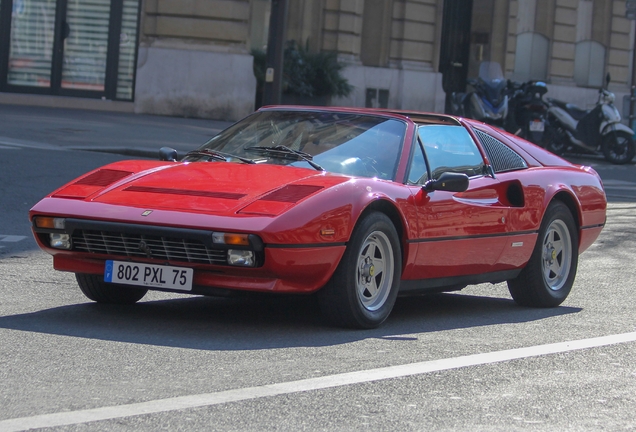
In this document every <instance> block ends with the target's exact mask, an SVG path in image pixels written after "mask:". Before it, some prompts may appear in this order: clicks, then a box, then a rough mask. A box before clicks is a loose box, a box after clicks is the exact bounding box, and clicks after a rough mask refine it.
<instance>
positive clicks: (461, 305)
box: [0, 294, 581, 351]
mask: <svg viewBox="0 0 636 432" xmlns="http://www.w3.org/2000/svg"><path fill="white" fill-rule="evenodd" d="M580 310H581V309H579V308H570V307H559V308H554V309H527V308H521V307H518V306H517V305H516V304H515V303H514V302H513V301H512V300H508V299H498V298H491V297H477V296H470V295H462V294H436V295H428V296H419V297H405V298H399V299H398V301H397V303H396V306H395V309H394V310H393V313H392V314H391V317H390V318H389V320H388V321H387V322H386V323H385V324H384V325H383V326H382V327H381V328H379V329H374V330H365V331H359V330H358V331H356V330H344V329H337V328H331V327H326V326H325V325H324V323H323V321H322V319H321V316H320V312H319V310H318V305H317V302H316V301H315V298H314V297H273V298H262V297H259V298H258V299H219V298H210V297H188V298H184V299H174V300H160V301H147V302H141V303H138V304H136V305H132V306H110V305H98V304H95V303H87V304H76V305H71V306H63V307H58V308H52V309H46V310H42V311H38V312H33V313H27V314H21V315H13V316H5V317H0V328H5V329H12V330H21V331H29V332H38V333H46V334H56V335H63V336H73V337H82V338H90V339H100V340H109V341H119V342H128V343H135V344H148V345H157V346H168V347H178V348H190V349H198V350H230V351H232V350H259V349H272V348H289V347H308V346H313V347H316V346H332V345H339V344H346V343H350V342H353V341H358V340H363V339H369V338H383V339H388V340H396V339H397V340H409V339H416V338H414V337H410V335H412V334H414V333H427V332H437V331H444V330H452V329H458V328H470V327H479V326H489V325H496V324H502V323H521V322H529V321H537V320H542V319H544V318H549V317H553V316H558V315H564V314H571V313H577V312H579V311H580ZM402 335H404V336H402Z"/></svg>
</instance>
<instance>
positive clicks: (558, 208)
mask: <svg viewBox="0 0 636 432" xmlns="http://www.w3.org/2000/svg"><path fill="white" fill-rule="evenodd" d="M578 244H579V236H578V231H577V228H576V224H575V222H574V217H573V216H572V213H571V212H570V209H569V208H568V207H567V206H566V205H565V204H564V203H562V202H561V201H554V202H552V203H551V204H550V205H549V206H548V209H547V211H546V213H545V216H544V217H543V221H542V223H541V228H540V230H539V237H538V239H537V243H536V246H535V248H534V251H533V253H532V256H531V257H530V260H529V261H528V264H526V267H525V268H524V269H523V270H522V271H521V273H520V274H519V276H517V277H516V278H515V279H513V280H509V281H508V289H509V291H510V294H511V295H512V298H513V299H514V300H515V301H516V302H517V303H519V304H520V305H523V306H531V307H555V306H558V305H560V304H561V303H563V301H564V300H565V299H566V297H567V296H568V294H569V293H570V290H571V289H572V285H573V284H574V277H575V276H576V268H577V265H578V256H579V255H578Z"/></svg>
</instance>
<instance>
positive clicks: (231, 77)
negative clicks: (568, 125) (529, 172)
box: [0, 0, 635, 120]
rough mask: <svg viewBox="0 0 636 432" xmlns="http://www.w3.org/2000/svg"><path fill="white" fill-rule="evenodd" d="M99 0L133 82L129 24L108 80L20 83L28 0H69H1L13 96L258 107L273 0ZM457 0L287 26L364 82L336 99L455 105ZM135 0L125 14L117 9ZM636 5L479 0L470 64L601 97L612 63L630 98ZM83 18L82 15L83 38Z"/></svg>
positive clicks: (4, 92) (203, 111) (340, 1)
mask: <svg viewBox="0 0 636 432" xmlns="http://www.w3.org/2000/svg"><path fill="white" fill-rule="evenodd" d="M100 1H101V2H105V4H108V3H109V2H110V15H109V16H110V20H111V22H110V24H109V26H110V27H109V28H110V29H111V30H109V31H111V33H112V32H113V31H116V30H112V28H113V20H123V21H124V24H125V23H129V24H127V25H128V27H126V25H123V26H121V28H127V29H129V30H127V32H128V33H126V40H127V42H130V41H133V42H134V43H135V44H136V45H135V47H136V51H134V50H133V51H134V56H133V57H132V59H133V60H134V62H132V61H129V62H128V63H130V64H131V65H132V69H131V71H130V72H129V73H128V74H127V75H126V76H128V77H129V80H128V81H130V88H129V91H128V92H126V91H124V90H125V85H126V83H127V82H128V81H126V80H125V79H124V78H122V76H123V75H124V74H125V72H126V70H125V68H122V64H123V60H122V56H123V55H124V54H125V52H126V51H125V48H124V47H123V45H122V44H123V42H122V40H123V35H124V33H123V30H121V32H122V33H121V34H122V36H121V38H119V45H120V46H119V48H117V46H116V43H117V42H116V41H117V40H118V39H117V38H116V37H117V36H116V35H115V36H113V35H110V33H108V34H109V35H110V36H108V37H107V36H104V38H106V39H107V40H108V46H107V48H104V49H103V50H102V51H104V52H107V55H106V54H105V55H104V59H105V60H104V61H103V68H104V70H105V72H104V74H103V77H104V78H95V79H97V80H99V79H103V80H105V82H106V84H103V83H102V84H100V83H99V82H98V83H97V85H95V84H91V86H88V85H84V84H83V86H79V85H77V84H76V85H74V86H73V83H72V82H70V84H69V82H68V81H64V78H63V77H64V67H66V66H64V65H63V64H66V63H64V62H61V63H63V64H62V65H60V66H58V67H59V68H60V70H61V72H59V73H58V74H57V75H61V76H62V79H61V80H60V79H54V78H55V76H57V75H56V74H55V66H53V68H52V70H53V71H54V72H53V73H52V79H50V80H49V81H47V79H40V78H41V77H40V78H39V79H38V80H37V85H36V84H34V85H32V86H31V87H29V82H31V81H32V82H36V81H35V80H31V81H29V80H28V79H27V80H23V81H21V84H20V85H14V84H12V82H11V79H12V78H11V77H14V76H17V75H16V72H15V71H14V70H13V69H12V68H14V69H15V68H17V67H18V65H24V59H23V58H22V57H20V58H18V57H19V56H18V54H19V50H18V48H15V46H17V45H15V43H14V39H15V40H16V41H17V40H18V38H19V37H18V36H19V34H18V33H16V32H17V30H15V28H16V25H17V24H18V21H17V19H16V16H18V15H16V13H18V12H20V11H18V12H16V5H18V4H20V5H22V7H24V5H27V7H26V9H24V10H23V11H22V12H21V13H23V14H28V13H29V12H28V11H29V10H30V9H29V8H28V5H29V3H34V2H35V3H38V2H39V3H41V4H46V5H48V6H47V7H48V8H49V9H50V10H51V11H52V13H53V14H54V13H55V8H56V6H58V7H59V5H60V4H61V3H64V0H0V48H3V50H2V51H0V102H13V103H30V104H41V105H50V106H67V107H78V108H94V109H113V110H123V111H135V112H139V113H152V114H163V115H177V116H189V117H203V118H213V119H224V120H237V119H239V118H241V117H243V116H245V115H247V114H248V113H250V112H251V111H252V110H253V109H254V100H255V92H256V80H255V78H254V75H253V72H252V60H253V59H252V56H251V54H250V52H251V50H252V49H253V48H263V47H264V45H265V44H266V42H267V32H268V26H269V10H270V1H269V0H141V1H139V0H135V1H134V2H133V0H77V2H79V3H82V2H87V3H95V2H100ZM444 1H445V0H288V15H287V39H288V40H295V41H297V42H298V43H299V44H302V45H303V46H307V47H308V48H309V49H310V50H311V51H314V52H315V51H335V52H336V53H337V54H338V58H339V60H340V62H342V63H344V64H345V65H346V68H345V69H344V75H345V77H346V78H347V79H348V80H349V83H350V84H352V85H353V87H354V90H353V92H352V93H351V95H350V96H348V97H346V98H339V99H334V100H333V101H332V103H333V104H335V105H342V106H387V107H390V108H395V109H407V110H424V111H436V112H442V111H443V110H444V101H445V93H444V90H443V88H442V74H441V73H440V72H439V71H440V54H441V50H442V47H441V43H440V41H441V39H442V34H443V32H444V31H445V29H444V20H443V12H444ZM446 1H450V0H446ZM454 1H455V2H457V1H458V0H454ZM122 2H123V3H122ZM465 3H467V4H470V3H471V1H470V0H465ZM122 4H123V11H124V12H123V15H122V13H121V12H117V13H114V12H113V10H116V11H119V9H121V8H122V6H121V5H122ZM118 5H119V6H118ZM126 5H128V6H126ZM126 7H128V9H126ZM106 11H108V9H106ZM126 11H128V12H126ZM133 12H134V13H136V14H137V15H136V16H132V14H133ZM625 12H626V5H625V1H624V0H472V19H471V26H470V38H469V39H470V50H469V52H470V55H469V62H468V66H467V68H468V76H475V75H476V73H477V70H478V65H479V63H480V62H482V61H495V62H498V63H500V64H501V65H502V68H503V70H504V73H505V76H506V77H507V78H510V79H513V80H519V81H522V80H528V79H537V80H544V81H546V83H547V85H548V88H549V94H548V96H552V97H557V98H561V99H564V100H567V101H569V102H573V103H576V104H578V105H579V106H581V107H590V106H591V105H593V103H594V102H595V100H596V95H597V88H598V87H599V86H600V85H602V84H603V82H604V80H605V76H606V74H607V73H609V74H610V75H611V83H610V89H611V90H613V91H614V92H615V93H616V94H617V101H618V106H619V108H621V105H622V102H621V99H620V98H621V97H622V96H624V95H627V94H629V89H630V87H631V86H632V85H633V84H634V82H633V76H634V72H633V67H634V39H635V32H634V28H635V26H634V22H633V21H631V20H629V19H627V18H626V14H625ZM118 14H119V15H118ZM127 14H128V15H127ZM58 15H59V14H58ZM25 19H26V18H25ZM135 19H136V21H135ZM135 22H136V25H135V26H133V23H135ZM64 23H66V21H64V22H62V21H60V25H65V24H64ZM115 24H116V23H115ZM56 25H57V24H56ZM132 27H134V29H133V28H132ZM114 28H115V29H117V28H119V27H117V26H115V27H114ZM52 31H53V32H54V34H56V35H57V34H58V33H59V32H62V33H63V32H64V29H62V30H59V31H58V30H56V29H55V28H54V29H53V30H52ZM73 31H74V28H73V27H72V26H71V29H70V37H71V38H72V36H73ZM55 32H58V33H55ZM52 34H53V33H52ZM105 34H106V33H105ZM133 38H134V39H133ZM106 39H105V40H106ZM135 41H136V42H135ZM52 46H53V45H52ZM64 46H66V45H64ZM46 49H48V48H46V47H45V48H43V50H44V51H42V52H44V53H45V54H46ZM3 51H4V52H3ZM41 55H44V54H41ZM23 57H24V56H23ZM58 57H59V56H58ZM129 57H130V56H129ZM58 60H59V58H58ZM51 61H52V63H53V64H55V61H56V57H55V55H53V56H52V60H51ZM47 64H48V63H47ZM95 64H99V65H101V64H102V63H95ZM116 64H119V67H117V66H115V65H116ZM94 67H95V68H97V67H98V66H94ZM99 67H102V66H99ZM12 73H13V75H12ZM25 76H26V75H25ZM100 76H101V75H100ZM78 79H88V78H78ZM91 79H93V78H91ZM25 83H26V84H25ZM65 83H66V84H65ZM109 83H110V84H109ZM122 83H123V84H122ZM47 85H49V86H50V87H51V88H47V87H46V86H47ZM65 85H66V87H65ZM71 87H73V88H74V89H73V88H71ZM120 87H121V88H122V89H124V90H121V91H120V90H117V89H119V88H120ZM77 88H82V89H83V90H82V91H80V90H77Z"/></svg>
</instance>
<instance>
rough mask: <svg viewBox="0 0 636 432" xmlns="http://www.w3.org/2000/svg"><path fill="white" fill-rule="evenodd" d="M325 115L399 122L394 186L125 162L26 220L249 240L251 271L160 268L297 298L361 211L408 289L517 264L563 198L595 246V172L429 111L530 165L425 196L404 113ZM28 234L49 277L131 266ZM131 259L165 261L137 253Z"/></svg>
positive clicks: (269, 171) (218, 284) (328, 263)
mask: <svg viewBox="0 0 636 432" xmlns="http://www.w3.org/2000/svg"><path fill="white" fill-rule="evenodd" d="M329 110H332V109H331V108H329ZM333 110H334V111H338V112H355V113H360V114H377V115H379V114H381V115H383V116H387V117H391V118H396V119H400V120H402V121H404V122H406V123H407V128H406V136H405V139H404V144H403V148H402V154H401V156H400V162H399V164H398V165H397V170H396V175H395V179H396V181H388V180H379V179H375V178H361V177H351V176H346V175H341V174H331V173H326V172H324V171H316V170H313V169H308V168H297V167H291V166H279V165H270V164H255V165H250V164H239V163H220V162H219V163H204V162H191V163H182V162H160V161H142V160H135V161H123V162H117V163H114V164H111V165H108V166H106V167H102V168H100V169H98V170H95V171H93V172H91V173H88V174H86V175H85V176H82V177H80V178H79V179H77V180H74V181H73V182H71V183H69V184H68V185H65V186H63V187H61V188H60V189H58V190H56V191H54V192H53V193H51V194H50V195H48V196H47V197H45V198H44V199H43V200H41V201H40V202H39V203H37V204H36V205H35V206H34V207H33V208H32V209H31V211H30V218H31V220H33V218H34V217H35V216H54V217H69V218H77V219H82V220H93V221H95V220H96V221H103V222H113V223H127V224H136V225H139V226H161V227H173V228H184V229H185V228H187V229H198V230H214V231H224V232H236V233H248V234H256V235H258V236H259V237H260V239H262V242H263V244H264V260H263V265H262V266H260V267H255V268H239V267H231V266H227V265H224V266H221V265H213V264H197V263H190V264H184V263H182V262H168V263H167V264H170V265H176V266H188V267H191V268H193V269H194V284H195V285H197V286H205V287H214V288H222V289H238V290H251V291H275V292H297V293H310V292H314V291H316V290H318V289H320V288H321V287H322V286H324V285H325V284H326V283H327V282H328V281H329V279H330V278H331V276H332V274H333V272H334V271H335V269H336V267H337V266H338V263H339V262H340V259H341V258H342V256H343V254H344V252H345V249H346V245H347V242H348V240H349V238H350V237H351V234H352V231H353V229H354V227H355V225H356V223H357V221H358V220H359V219H360V217H361V215H362V214H363V213H364V212H365V211H367V210H368V209H370V208H373V209H383V211H386V212H388V214H390V215H391V217H392V220H393V221H394V223H395V224H396V226H397V228H398V233H399V234H400V236H401V241H402V254H403V260H402V262H403V268H402V280H403V281H413V282H417V281H422V280H432V279H441V280H446V279H449V278H451V279H452V278H455V277H461V276H470V275H479V274H487V273H488V274H490V273H497V272H506V271H512V270H519V269H521V268H523V266H524V265H525V264H526V263H527V261H528V259H529V258H530V255H531V254H532V251H533V249H534V247H535V243H536V239H537V234H538V230H539V227H540V225H541V221H542V218H543V215H544V212H545V210H546V208H547V206H548V204H549V203H550V202H551V201H552V200H553V199H561V200H563V201H564V202H566V203H567V204H568V206H569V207H570V208H571V210H572V211H573V213H574V215H575V220H576V221H577V224H578V228H579V252H583V251H584V250H585V249H587V248H588V247H589V246H590V245H591V244H592V243H593V241H594V240H595V239H596V238H597V237H598V235H599V233H600V231H601V229H602V227H603V225H604V223H605V210H606V199H605V194H604V191H603V187H602V183H601V181H600V178H599V176H598V175H597V174H596V172H594V170H593V169H591V168H589V167H581V166H576V165H573V164H570V163H569V162H567V161H565V160H563V159H561V158H559V157H557V156H554V155H552V154H550V153H548V152H547V151H545V150H543V149H541V148H539V147H537V146H534V145H533V144H531V143H528V142H526V141H523V140H521V139H519V138H517V137H514V136H513V135H509V134H506V133H503V132H501V131H499V130H497V129H495V128H492V127H490V126H488V125H485V124H482V123H479V122H475V121H471V120H464V119H459V120H458V119H454V118H451V117H444V116H439V115H433V116H432V117H433V118H434V119H435V118H442V119H444V118H447V119H449V120H448V121H450V120H452V121H455V122H460V123H461V124H462V125H464V126H465V127H467V128H468V130H469V132H470V134H471V135H473V136H474V133H473V132H472V130H471V128H475V129H478V130H481V131H483V132H486V133H488V134H490V135H492V136H494V137H496V138H497V139H499V140H500V141H502V142H503V143H505V144H507V145H508V146H509V147H510V148H512V149H513V150H514V151H516V152H517V153H518V154H519V155H521V156H522V157H523V158H524V159H525V161H526V163H527V165H528V168H527V169H523V170H517V171H511V172H503V173H500V174H497V175H496V176H495V177H494V178H493V177H491V176H483V177H478V178H474V179H471V181H470V186H469V189H468V190H467V191H465V192H459V193H453V192H445V191H435V192H427V191H425V190H424V189H423V188H422V187H421V186H415V185H408V184H405V183H406V182H405V181H404V179H405V178H406V175H407V172H408V167H409V157H410V154H411V152H412V146H413V143H414V142H416V140H415V135H414V134H415V132H416V127H417V126H416V124H415V123H414V122H413V121H411V120H410V117H409V114H408V113H391V112H388V111H377V110H363V109H333ZM418 115H421V116H425V114H418ZM411 117H413V115H411ZM475 141H476V142H477V143H478V146H479V148H480V151H481V152H482V154H483V155H484V158H485V159H486V160H487V159H488V158H487V154H486V152H485V150H484V148H483V147H482V146H481V145H480V144H479V140H477V139H475ZM148 211H150V212H148ZM35 238H36V240H37V242H38V244H39V246H40V247H41V248H42V249H44V250H45V251H47V252H48V253H50V254H52V255H53V257H54V267H55V268H56V269H58V270H63V271H71V272H76V273H92V274H102V273H103V272H104V262H105V260H106V259H121V260H128V259H129V258H128V257H125V256H120V257H118V256H114V257H113V256H110V255H100V254H89V253H86V252H77V251H68V250H61V249H55V248H51V247H50V246H49V245H48V244H47V243H46V241H45V240H46V239H45V237H44V236H43V235H41V234H38V233H37V232H36V233H35ZM135 261H139V262H150V263H157V264H166V262H165V261H158V260H155V259H152V258H143V257H141V258H135ZM442 285H443V283H442Z"/></svg>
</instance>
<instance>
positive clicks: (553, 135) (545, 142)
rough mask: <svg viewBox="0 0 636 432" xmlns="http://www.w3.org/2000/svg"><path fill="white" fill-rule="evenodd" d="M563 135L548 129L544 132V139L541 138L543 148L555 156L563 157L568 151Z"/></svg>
mask: <svg viewBox="0 0 636 432" xmlns="http://www.w3.org/2000/svg"><path fill="white" fill-rule="evenodd" d="M561 135H562V134H560V133H559V131H558V130H556V129H555V128H552V127H546V128H545V131H544V132H543V137H541V147H543V148H544V149H546V150H548V151H549V152H552V153H554V154H555V155H558V156H561V155H563V153H565V150H566V149H567V145H566V144H565V141H564V140H563V139H562V138H561Z"/></svg>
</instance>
